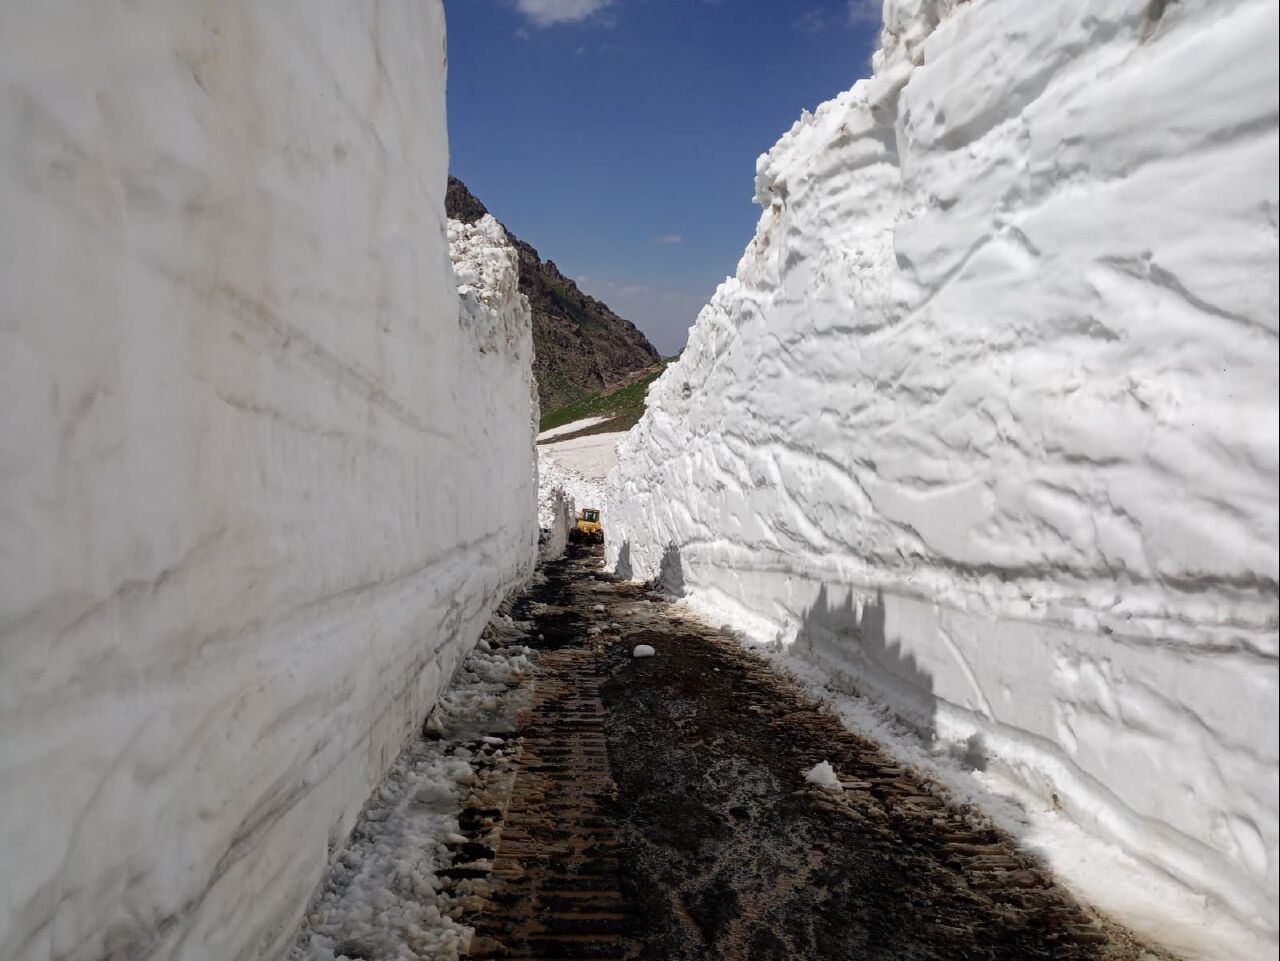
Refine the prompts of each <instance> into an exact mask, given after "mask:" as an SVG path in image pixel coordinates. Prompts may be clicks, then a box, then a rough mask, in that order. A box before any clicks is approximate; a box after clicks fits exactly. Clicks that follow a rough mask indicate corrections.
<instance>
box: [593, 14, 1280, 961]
mask: <svg viewBox="0 0 1280 961" xmlns="http://www.w3.org/2000/svg"><path fill="white" fill-rule="evenodd" d="M885 15H886V25H885V31H884V34H883V37H882V46H881V49H880V51H879V52H878V53H877V54H876V57H875V61H874V63H875V68H876V69H875V76H874V77H873V78H871V79H870V80H865V81H860V82H859V83H857V84H856V85H855V86H854V87H853V88H852V89H851V90H849V91H847V92H845V93H843V94H841V95H839V96H838V97H836V98H835V99H834V100H832V101H830V102H828V103H826V104H823V105H822V106H821V107H820V108H819V109H818V110H817V112H816V113H814V114H812V115H810V114H807V113H806V114H805V115H804V116H803V117H802V119H801V120H800V121H799V122H797V123H796V124H795V126H794V127H793V128H792V129H791V130H790V131H789V132H788V133H787V134H786V135H785V136H784V137H783V138H782V139H781V140H780V141H779V142H778V144H777V146H775V147H774V148H773V150H771V151H770V152H769V153H768V154H765V155H764V156H762V157H761V158H760V160H759V162H758V165H757V177H756V199H757V201H758V202H759V203H760V205H761V206H762V208H763V212H762V215H761V218H760V222H759V226H758V228H757V232H756V236H755V238H754V239H753V240H752V242H751V244H750V245H749V246H748V248H747V250H746V251H745V253H744V255H743V257H742V260H741V262H740V263H739V266H738V271H737V275H736V276H735V277H733V278H730V279H729V280H727V281H726V282H725V283H724V284H722V285H721V287H720V288H719V290H718V291H717V293H716V295H715V297H714V298H713V300H712V302H711V303H710V304H709V305H708V306H707V308H706V309H704V310H703V312H702V313H701V315H700V316H699V319H698V323H697V325H696V326H695V328H694V330H693V331H692V334H691V337H690V340H689V346H688V347H687V349H686V350H685V352H684V353H683V354H682V355H681V357H680V359H679V360H678V361H676V362H675V363H674V364H672V365H671V366H670V367H669V368H668V369H667V371H666V372H665V374H664V375H663V376H662V377H661V378H660V379H659V380H658V381H657V382H656V383H655V385H654V386H653V387H652V388H651V390H650V393H649V399H648V412H647V413H646V415H645V417H644V419H643V420H642V421H641V422H640V424H639V426H638V427H637V428H636V429H635V430H634V431H633V432H632V433H631V434H630V435H629V436H628V437H627V438H626V439H625V440H624V441H623V442H622V444H621V446H620V451H619V463H618V467H617V469H616V470H615V471H614V472H613V473H612V474H611V476H610V481H609V499H608V502H607V503H606V505H605V509H606V511H607V513H608V517H609V524H608V528H607V529H608V540H607V551H608V556H609V559H610V562H611V563H612V564H620V565H621V566H623V567H624V568H625V569H626V570H628V571H630V572H631V573H632V574H633V576H635V577H637V578H648V577H655V576H657V577H660V578H661V579H662V580H664V581H669V582H671V583H676V584H679V585H681V589H682V590H683V592H684V593H685V595H686V597H687V599H688V600H689V602H690V603H691V604H692V605H693V607H694V608H695V609H697V610H700V611H703V612H705V613H707V614H709V615H711V616H712V617H713V619H714V620H716V621H717V622H720V621H727V622H729V623H731V624H733V625H735V626H736V627H738V628H739V629H741V630H743V631H745V632H746V633H748V634H750V635H751V636H753V637H755V638H756V639H758V640H762V641H770V642H773V641H776V642H778V643H780V644H782V645H786V646H787V647H788V649H789V650H790V651H791V652H792V654H793V655H795V656H798V657H801V658H803V659H805V661H806V662H807V663H809V664H811V665H814V666H815V667H817V668H818V669H819V670H821V672H822V674H823V676H824V677H826V678H828V680H829V681H830V682H831V683H833V684H836V685H838V686H842V687H844V688H845V689H847V690H854V689H856V690H859V691H862V692H864V693H866V694H867V695H869V696H871V697H873V698H874V699H875V700H876V701H878V702H880V703H884V704H888V705H891V706H892V707H893V708H894V710H895V712H896V713H897V715H898V716H899V717H900V718H902V719H905V720H906V721H907V722H909V723H910V724H911V725H912V726H913V727H914V728H916V729H917V730H919V731H921V732H923V733H924V735H925V736H926V739H928V740H930V741H932V742H935V743H937V744H940V745H960V746H961V747H962V748H964V749H965V750H971V751H972V752H973V754H974V755H975V757H980V758H981V760H982V764H983V765H985V766H987V767H988V768H989V769H990V770H992V771H993V772H999V773H1000V774H1001V776H1004V777H1007V778H1008V779H1009V781H1010V782H1011V783H1017V784H1019V785H1021V787H1022V789H1024V790H1025V791H1026V792H1027V794H1028V796H1030V797H1033V798H1036V799H1037V800H1038V802H1040V803H1049V804H1057V805H1058V806H1059V807H1060V809H1061V811H1062V814H1063V816H1065V817H1067V818H1070V819H1072V820H1073V821H1074V822H1075V823H1077V824H1079V825H1081V826H1082V827H1083V828H1085V829H1086V830H1088V831H1089V832H1091V833H1093V834H1094V835H1096V836H1097V837H1099V838H1102V839H1105V840H1106V841H1108V842H1110V843H1113V844H1116V845H1118V846H1119V847H1121V848H1123V849H1124V850H1125V851H1126V852H1127V853H1128V855H1130V856H1132V857H1133V858H1134V859H1136V861H1137V862H1141V863H1143V864H1145V865H1146V866H1147V867H1148V868H1149V869H1150V870H1152V871H1154V872H1158V873H1159V874H1161V875H1164V876H1167V877H1170V878H1173V879H1176V880H1177V881H1178V882H1180V883H1181V884H1183V885H1184V886H1185V887H1186V888H1187V889H1188V890H1189V891H1191V892H1194V893H1195V894H1196V895H1197V896H1201V897H1204V898H1205V899H1207V901H1208V903H1209V904H1210V905H1211V907H1212V909H1213V910H1214V911H1216V912H1217V913H1216V915H1215V916H1216V917H1217V919H1218V921H1217V923H1218V925H1219V928H1218V933H1219V934H1220V936H1221V937H1222V938H1224V939H1225V938H1227V937H1228V934H1229V930H1234V931H1235V932H1237V933H1240V935H1241V937H1242V938H1244V939H1246V940H1247V939H1249V938H1253V939H1261V940H1260V941H1257V940H1255V949H1254V950H1253V953H1254V954H1260V955H1265V954H1271V955H1274V945H1275V943H1276V939H1277V921H1276V915H1275V904H1276V902H1277V881H1276V877H1277V841H1278V835H1280V832H1278V829H1277V807H1278V805H1277V779H1276V770H1277V758H1278V755H1280V748H1278V745H1277V741H1278V737H1277V719H1276V710H1275V708H1276V702H1277V646H1278V644H1277V633H1276V625H1277V619H1278V610H1277V576H1278V571H1277V564H1278V561H1277V553H1278V551H1277V548H1278V546H1280V535H1278V530H1280V517H1278V513H1277V501H1276V485H1277V473H1278V471H1277V464H1278V461H1280V455H1278V452H1277V433H1278V429H1277V425H1278V423H1280V417H1278V415H1277V389H1278V384H1277V367H1278V365H1277V327H1278V315H1280V310H1278V308H1277V302H1278V293H1277V292H1278V290H1280V279H1278V270H1277V250H1278V249H1280V244H1278V242H1277V228H1276V224H1277V209H1278V203H1277V199H1278V198H1277V182H1276V177H1275V170H1276V167H1277V159H1278V150H1277V122H1276V118H1277V111H1278V109H1280V105H1278V103H1277V89H1278V88H1280V82H1278V79H1280V78H1278V77H1277V61H1278V59H1280V58H1278V56H1277V53H1278V51H1277V32H1278V30H1277V26H1278V25H1277V6H1276V4H1275V3H1274V2H1270V0H1229V2H1209V0H1184V2H1179V3H1170V4H1156V3H1149V2H1147V0H1123V2H1117V3H1106V4H1102V3H1095V2H1086V0H1064V2H1060V3H1042V2H1040V0H1008V2H1004V3H993V2H973V3H956V2H952V0H889V2H888V3H886V5H885ZM1096 873H1097V872H1095V874H1096ZM1094 893H1095V894H1099V892H1094ZM1143 923H1144V925H1145V926H1144V933H1148V934H1152V935H1154V936H1156V937H1167V936H1168V935H1169V934H1170V931H1171V930H1172V928H1171V927H1169V926H1176V925H1177V924H1178V923H1179V921H1178V920H1177V919H1175V918H1172V917H1166V918H1164V919H1163V920H1161V921H1160V922H1159V923H1154V922H1152V921H1151V919H1149V918H1148V919H1146V920H1145V921H1144V922H1143ZM1161 927H1165V930H1159V929H1160V928H1161ZM1223 943H1227V942H1226V941H1225V940H1224V942H1223ZM1232 943H1236V944H1239V943H1243V942H1242V941H1239V940H1237V941H1234V942H1232ZM1258 944H1262V945H1264V947H1261V948H1259V947H1257V945H1258ZM1242 950H1243V949H1242ZM1246 953H1248V952H1246Z"/></svg>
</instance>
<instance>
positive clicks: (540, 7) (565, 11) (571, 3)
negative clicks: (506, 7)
mask: <svg viewBox="0 0 1280 961" xmlns="http://www.w3.org/2000/svg"><path fill="white" fill-rule="evenodd" d="M613 2H614V0H516V9H517V10H518V11H520V12H521V13H523V14H524V15H525V16H526V17H528V18H529V19H530V20H532V21H533V23H534V25H535V26H538V27H550V26H554V25H555V24H557V23H579V22H580V21H583V20H585V19H587V17H589V16H591V15H592V14H593V13H598V12H599V11H601V10H603V9H604V8H605V7H608V6H610V5H612V4H613Z"/></svg>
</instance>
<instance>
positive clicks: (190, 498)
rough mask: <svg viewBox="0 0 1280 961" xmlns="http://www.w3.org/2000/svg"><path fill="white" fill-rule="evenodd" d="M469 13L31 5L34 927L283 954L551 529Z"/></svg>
mask: <svg viewBox="0 0 1280 961" xmlns="http://www.w3.org/2000/svg"><path fill="white" fill-rule="evenodd" d="M443 44H444V18H443V11H442V9H441V5H440V4H439V3H438V2H436V0H428V2H420V0H387V2H383V3H380V4H377V5H368V6H366V5H362V4H348V3H341V2H332V0H314V2H313V0H307V2H301V0H281V2H278V3H270V4H226V3H221V2H212V0H209V2H201V0H192V2H187V3H182V4H168V3H161V2H153V0H142V2H140V3H135V4H129V5H125V6H121V5H116V4H109V5H89V6H80V5H76V6H74V7H72V6H67V5H62V4H38V3H37V4H31V3H18V4H4V5H2V6H0V78H2V79H3V84H2V86H3V90H4V94H3V99H2V100H0V143H3V144H4V151H3V155H2V156H0V208H2V209H3V210H4V225H3V227H2V228H0V290H3V292H4V293H3V306H2V307H0V313H2V315H3V323H0V385H2V387H0V390H2V391H3V393H2V394H0V409H3V411H4V418H5V420H4V429H3V431H2V432H0V485H2V490H0V527H2V528H3V530H4V535H5V536H4V545H3V554H2V555H0V632H2V636H0V650H3V668H2V669H0V732H2V733H0V799H2V800H0V850H3V851H4V861H5V868H4V870H3V871H2V872H0V958H3V959H4V961H28V959H39V961H61V959H85V961H97V959H101V958H106V957H115V958H126V957H127V958H130V959H151V958H165V959H191V961H208V959H220V961H221V959H228V961H231V959H241V961H259V959H271V958H279V957H281V956H283V955H284V954H285V953H286V952H287V950H288V947H289V944H290V942H291V939H292V936H293V932H294V931H295V930H296V928H297V925H298V923H299V921H300V920H301V918H302V916H303V910H304V908H305V905H306V902H307V900H308V898H310V897H311V895H312V894H313V892H314V890H315V888H316V885H317V884H318V883H319V881H320V879H321V877H322V875H323V872H324V870H325V868H326V866H327V862H328V857H329V854H330V852H332V851H333V850H335V849H337V848H339V847H340V846H341V844H342V843H343V841H344V839H345V837H346V835H347V833H348V831H349V830H350V828H351V825H352V823H353V821H354V818H355V816H356V814H357V813H358V812H359V810H360V808H361V806H362V805H363V804H364V803H365V801H366V799H367V798H368V797H369V794H370V791H371V790H372V789H373V787H374V786H375V785H376V784H377V783H378V782H379V780H380V778H381V777H382V775H383V774H384V773H385V772H386V770H387V769H388V767H389V765H390V764H391V763H392V762H393V761H394V759H395V757H396V756H397V755H398V754H399V753H400V751H401V748H402V746H403V745H404V743H405V739H406V737H407V736H408V735H409V734H410V732H412V731H415V730H416V729H417V727H418V725H420V724H421V723H422V720H423V717H424V716H425V714H426V712H427V710H428V708H429V707H430V706H431V704H432V703H433V702H434V700H435V698H436V696H437V695H438V693H439V691H440V689H441V686H442V685H443V684H444V682H445V681H446V679H447V678H448V677H449V676H450V675H451V674H452V673H453V670H454V667H455V666H456V664H457V663H458V661H459V660H460V658H461V657H462V655H463V654H464V652H465V651H466V650H467V649H468V648H469V647H470V646H471V644H472V643H473V642H474V641H475V639H476V637H477V636H478V635H479V633H480V630H481V628H482V627H483V625H484V624H485V622H486V621H487V619H488V617H489V614H490V612H491V610H492V608H493V605H494V604H495V603H496V601H497V599H498V598H500V597H501V596H502V595H503V593H504V592H505V591H506V590H507V589H509V588H510V587H511V586H513V585H514V584H516V583H517V582H519V581H521V580H522V579H524V578H525V577H526V576H527V575H528V573H529V571H530V569H531V565H532V561H533V557H534V552H535V549H536V529H535V525H534V506H535V496H536V494H535V489H534V480H533V472H532V469H531V466H530V459H531V448H532V444H533V435H534V427H533V423H534V421H535V420H536V410H532V409H531V407H530V403H529V398H530V392H531V386H532V385H531V382H530V381H531V378H530V360H531V353H532V343H531V334H530V330H529V319H528V314H527V311H521V310H519V309H517V308H515V307H513V306H512V305H513V304H514V303H516V302H517V299H516V293H515V280H514V278H515V259H514V253H513V252H511V251H510V250H509V249H505V248H503V249H500V248H499V247H498V246H497V245H496V244H497V241H496V239H495V238H494V237H493V236H492V234H491V232H489V233H485V230H486V228H485V227H483V226H481V227H479V232H478V233H477V234H475V235H473V236H472V237H471V238H470V239H471V241H472V242H471V243H470V251H471V253H470V254H469V255H467V256H466V257H463V258H461V259H460V263H459V273H460V274H464V275H465V277H466V284H467V289H466V290H464V292H463V298H462V302H463V304H464V309H463V310H461V311H460V307H459V303H460V302H459V296H458V293H457V287H456V285H455V281H454V277H453V273H452V271H451V268H450V262H449V256H448V248H447V238H446V227H445V219H444V204H443V199H444V198H443V194H444V187H445V179H446V167H447V160H448V150H447V142H446V134H445V118H444V109H445V101H444V81H445V71H444V47H443ZM463 261H466V262H467V263H468V264H469V265H470V267H469V270H470V272H469V273H468V272H467V269H464V266H463ZM491 282H496V283H498V284H499V285H500V286H502V287H504V289H502V290H501V291H499V292H498V293H497V294H496V295H495V293H494V292H493V291H492V290H490V291H489V292H486V289H485V285H486V284H488V283H491Z"/></svg>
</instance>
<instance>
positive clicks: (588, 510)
mask: <svg viewBox="0 0 1280 961" xmlns="http://www.w3.org/2000/svg"><path fill="white" fill-rule="evenodd" d="M569 540H571V541H578V542H581V543H588V544H603V543H604V528H603V527H602V526H601V525H600V511H599V510H598V509H597V508H594V507H584V508H583V509H582V510H581V511H579V512H578V522H577V523H576V524H575V525H574V527H573V530H571V531H570V532H569Z"/></svg>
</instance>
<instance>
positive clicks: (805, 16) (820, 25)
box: [791, 8, 827, 33]
mask: <svg viewBox="0 0 1280 961" xmlns="http://www.w3.org/2000/svg"><path fill="white" fill-rule="evenodd" d="M826 27H827V15H826V12H825V11H824V10H822V9H821V8H814V9H813V10H806V11H805V12H804V13H802V14H800V16H799V17H797V18H796V19H795V20H793V21H792V22H791V29H792V30H799V31H800V32H801V33H818V32H820V31H822V30H825V29H826Z"/></svg>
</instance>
